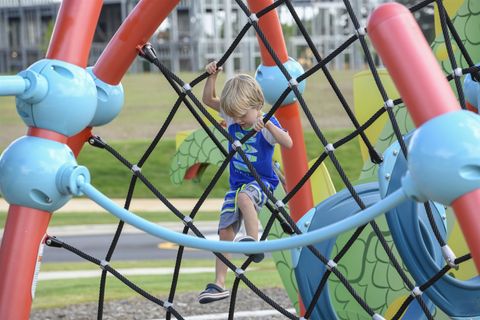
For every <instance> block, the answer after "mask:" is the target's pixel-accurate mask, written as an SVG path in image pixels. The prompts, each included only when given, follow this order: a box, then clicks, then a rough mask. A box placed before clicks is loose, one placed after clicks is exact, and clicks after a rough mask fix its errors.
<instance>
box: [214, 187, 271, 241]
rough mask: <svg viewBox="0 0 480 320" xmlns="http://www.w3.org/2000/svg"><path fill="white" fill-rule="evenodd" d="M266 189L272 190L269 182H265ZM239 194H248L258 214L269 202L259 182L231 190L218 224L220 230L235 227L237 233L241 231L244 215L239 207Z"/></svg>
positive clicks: (226, 196) (226, 197)
mask: <svg viewBox="0 0 480 320" xmlns="http://www.w3.org/2000/svg"><path fill="white" fill-rule="evenodd" d="M264 184H265V185H266V187H267V188H268V189H269V190H271V189H272V187H271V185H270V184H269V183H268V182H264ZM239 193H244V194H246V195H247V196H248V197H249V198H250V199H251V200H252V202H253V204H254V206H255V209H256V210H257V212H259V211H260V209H262V207H263V206H264V205H265V202H267V196H266V194H265V193H264V192H263V191H262V189H261V188H260V186H259V185H258V183H257V181H252V182H250V183H248V184H245V185H243V186H242V187H241V188H239V189H237V190H230V191H228V192H227V193H226V194H225V199H224V201H223V206H222V211H221V213H220V221H219V222H218V230H219V231H220V230H221V229H226V228H228V227H229V226H232V227H233V231H234V232H235V233H237V232H238V230H240V226H241V225H242V213H241V212H240V209H239V208H238V206H237V195H238V194H239Z"/></svg>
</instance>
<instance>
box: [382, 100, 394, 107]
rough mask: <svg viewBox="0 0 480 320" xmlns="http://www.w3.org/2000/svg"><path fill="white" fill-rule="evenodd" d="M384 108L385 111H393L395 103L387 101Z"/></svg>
mask: <svg viewBox="0 0 480 320" xmlns="http://www.w3.org/2000/svg"><path fill="white" fill-rule="evenodd" d="M383 107H384V108H385V109H389V108H390V109H392V108H393V107H395V103H394V102H393V100H392V99H388V100H387V101H385V103H384V104H383Z"/></svg>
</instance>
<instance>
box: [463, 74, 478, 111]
mask: <svg viewBox="0 0 480 320" xmlns="http://www.w3.org/2000/svg"><path fill="white" fill-rule="evenodd" d="M463 92H464V94H465V99H466V100H467V102H468V103H470V104H471V105H472V107H474V108H476V109H477V111H478V106H479V102H480V101H479V100H480V82H478V81H475V80H473V79H472V75H471V74H470V73H469V74H467V75H466V76H465V80H463Z"/></svg>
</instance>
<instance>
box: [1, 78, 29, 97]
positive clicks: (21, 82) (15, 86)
mask: <svg viewBox="0 0 480 320" xmlns="http://www.w3.org/2000/svg"><path fill="white" fill-rule="evenodd" d="M29 87H30V81H29V80H28V79H26V78H23V77H21V76H1V77H0V96H18V95H20V94H22V93H24V92H25V91H26V90H27V89H28V88H29Z"/></svg>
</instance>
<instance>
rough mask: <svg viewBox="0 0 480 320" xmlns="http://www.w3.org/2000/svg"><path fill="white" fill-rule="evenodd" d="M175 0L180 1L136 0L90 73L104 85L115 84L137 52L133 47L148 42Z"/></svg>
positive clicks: (135, 47) (171, 8)
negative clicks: (104, 83) (136, 2)
mask: <svg viewBox="0 0 480 320" xmlns="http://www.w3.org/2000/svg"><path fill="white" fill-rule="evenodd" d="M179 2H180V0H172V1H158V0H142V1H140V2H139V3H138V4H137V6H136V7H135V8H134V9H133V11H132V12H131V13H130V14H129V15H128V17H127V19H126V20H125V21H124V22H123V23H122V25H121V26H120V28H119V29H118V31H117V33H115V35H114V36H113V38H112V40H111V41H110V42H109V44H108V46H107V48H106V49H105V51H103V53H102V55H101V56H100V58H99V59H98V61H97V63H96V64H95V67H94V68H93V73H94V74H95V75H96V76H97V77H98V78H99V79H100V80H102V81H104V82H106V83H108V84H111V85H117V84H119V83H120V80H121V79H122V78H123V75H124V74H125V73H126V72H127V70H128V68H129V67H130V65H131V64H132V62H133V60H134V59H135V57H136V56H137V54H138V51H137V46H143V45H144V44H145V43H146V42H148V40H149V39H150V37H151V36H152V35H153V33H154V32H155V30H156V29H157V28H158V26H159V25H160V23H162V21H163V20H165V18H166V17H167V16H168V14H169V13H170V12H171V11H172V10H173V8H175V6H176V5H177V4H178V3H179Z"/></svg>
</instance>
